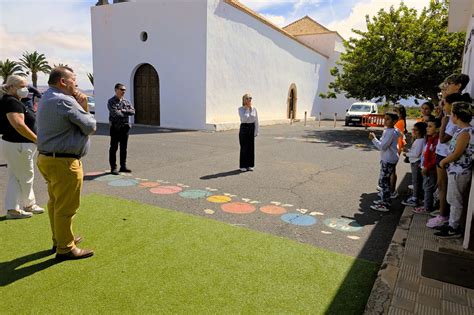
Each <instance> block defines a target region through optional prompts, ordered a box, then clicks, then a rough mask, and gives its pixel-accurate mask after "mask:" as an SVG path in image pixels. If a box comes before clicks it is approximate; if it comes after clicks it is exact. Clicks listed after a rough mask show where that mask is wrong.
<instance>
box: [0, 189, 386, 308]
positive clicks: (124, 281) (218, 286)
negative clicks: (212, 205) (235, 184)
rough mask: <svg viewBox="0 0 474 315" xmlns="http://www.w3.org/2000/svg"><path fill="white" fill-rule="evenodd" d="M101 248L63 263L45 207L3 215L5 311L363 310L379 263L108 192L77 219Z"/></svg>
mask: <svg viewBox="0 0 474 315" xmlns="http://www.w3.org/2000/svg"><path fill="white" fill-rule="evenodd" d="M74 227H75V232H76V233H77V234H80V235H82V236H84V237H85V240H84V241H83V243H82V244H81V247H83V248H94V249H95V251H96V255H95V256H94V257H92V258H89V259H84V260H79V261H66V262H62V263H57V262H56V260H54V259H53V258H54V256H53V255H50V254H49V252H48V251H47V249H49V248H50V246H51V241H50V231H49V223H48V217H47V214H42V215H35V216H34V217H33V218H32V219H27V220H5V221H1V222H0V243H1V251H0V294H1V296H2V297H1V299H0V310H1V311H0V312H2V313H11V314H14V313H21V314H23V313H41V314H51V313H53V314H57V313H75V314H79V313H81V314H88V313H144V312H145V313H152V312H153V313H312V314H323V313H330V314H359V313H361V312H362V311H363V310H364V307H365V303H366V301H367V298H368V295H369V293H370V290H371V288H372V284H373V281H374V279H375V276H376V273H377V270H378V266H377V265H376V264H373V263H371V262H367V261H361V260H357V259H355V258H352V257H349V256H345V255H341V254H337V253H334V252H330V251H327V250H323V249H319V248H314V247H312V246H309V245H306V244H300V243H297V242H294V241H292V240H288V239H284V238H280V237H277V236H274V235H268V234H265V233H261V232H256V231H252V230H248V229H245V228H241V227H235V226H231V225H229V224H226V223H222V222H218V221H214V220H209V219H206V218H201V217H196V216H192V215H188V214H183V213H180V212H175V211H171V210H165V209H160V208H157V207H154V206H150V205H145V204H141V203H137V202H132V201H128V200H124V199H119V198H115V197H109V196H103V195H88V196H85V197H83V200H82V204H81V209H80V211H79V213H78V215H77V216H76V218H75V221H74Z"/></svg>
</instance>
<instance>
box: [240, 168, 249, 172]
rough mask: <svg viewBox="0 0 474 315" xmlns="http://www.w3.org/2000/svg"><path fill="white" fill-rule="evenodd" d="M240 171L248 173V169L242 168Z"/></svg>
mask: <svg viewBox="0 0 474 315" xmlns="http://www.w3.org/2000/svg"><path fill="white" fill-rule="evenodd" d="M239 170H240V171H241V172H247V169H246V168H243V167H242V168H239Z"/></svg>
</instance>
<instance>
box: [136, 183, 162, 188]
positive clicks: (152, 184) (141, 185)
mask: <svg viewBox="0 0 474 315" xmlns="http://www.w3.org/2000/svg"><path fill="white" fill-rule="evenodd" d="M160 185H161V184H160V183H157V182H143V183H140V187H144V188H152V187H157V186H160Z"/></svg>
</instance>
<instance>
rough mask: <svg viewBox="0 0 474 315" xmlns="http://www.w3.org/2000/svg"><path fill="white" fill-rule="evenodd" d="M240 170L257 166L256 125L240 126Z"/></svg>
mask: <svg viewBox="0 0 474 315" xmlns="http://www.w3.org/2000/svg"><path fill="white" fill-rule="evenodd" d="M239 143H240V168H249V167H254V166H255V123H251V124H244V123H242V124H240V131H239Z"/></svg>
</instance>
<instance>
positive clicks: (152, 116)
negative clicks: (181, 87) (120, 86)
mask: <svg viewBox="0 0 474 315" xmlns="http://www.w3.org/2000/svg"><path fill="white" fill-rule="evenodd" d="M133 101H134V106H135V123H136V124H142V125H152V126H159V125H160V79H159V77H158V72H156V70H155V68H153V66H152V65H150V64H148V63H145V64H143V65H141V66H140V67H138V69H137V71H136V72H135V76H134V78H133Z"/></svg>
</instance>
